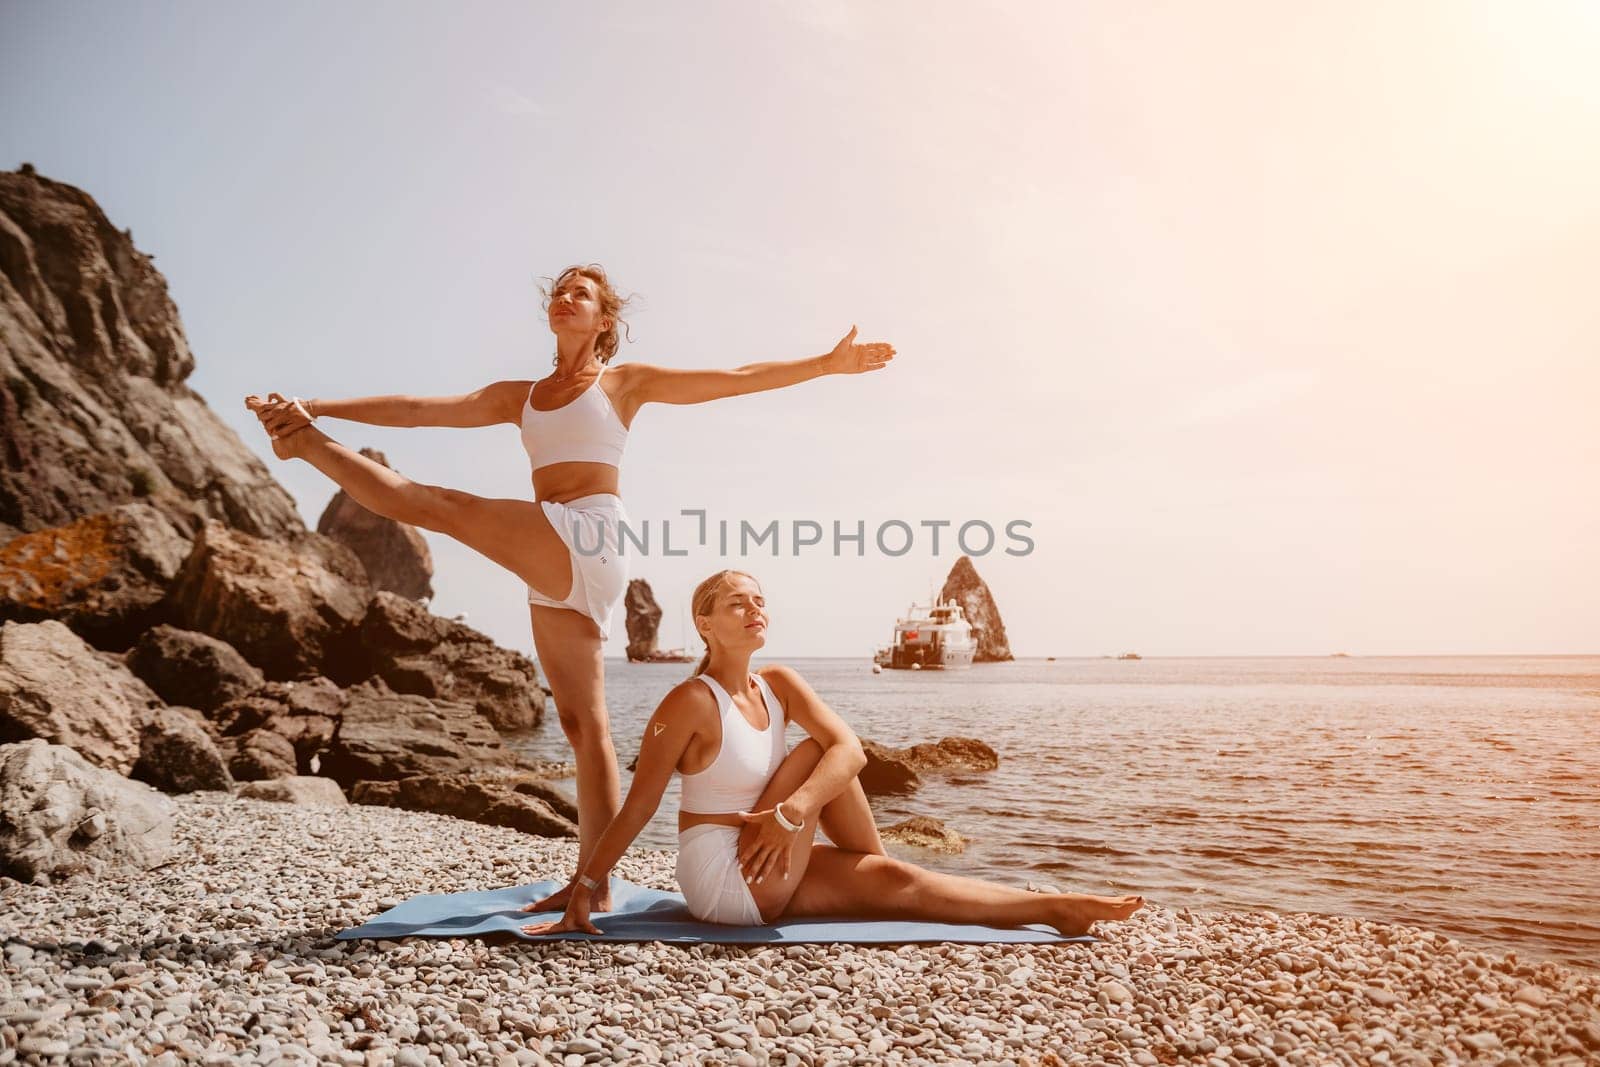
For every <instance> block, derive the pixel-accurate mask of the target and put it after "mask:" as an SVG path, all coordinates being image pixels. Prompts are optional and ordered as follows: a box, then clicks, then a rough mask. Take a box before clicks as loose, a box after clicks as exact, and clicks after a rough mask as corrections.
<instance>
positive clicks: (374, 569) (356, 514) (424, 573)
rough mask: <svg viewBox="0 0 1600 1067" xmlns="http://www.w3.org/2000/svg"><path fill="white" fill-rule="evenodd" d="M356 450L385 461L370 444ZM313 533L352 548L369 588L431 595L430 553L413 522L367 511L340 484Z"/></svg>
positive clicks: (414, 596)
mask: <svg viewBox="0 0 1600 1067" xmlns="http://www.w3.org/2000/svg"><path fill="white" fill-rule="evenodd" d="M361 454H362V455H363V456H366V457H367V458H368V459H370V460H373V461H374V462H377V463H381V464H383V465H384V466H385V467H388V466H389V461H388V460H387V459H385V458H384V455H383V453H382V452H379V451H378V450H377V449H375V448H363V449H362V450H361ZM390 469H393V468H390ZM317 532H318V533H320V534H326V535H327V536H328V537H331V538H333V539H334V540H335V541H337V542H339V543H340V544H341V545H344V546H345V547H346V548H348V549H350V551H352V552H354V553H355V554H356V557H357V558H358V559H360V560H361V563H362V566H364V567H365V568H366V569H367V576H368V577H369V578H371V579H372V586H373V588H374V589H381V590H387V591H388V592H391V593H394V594H396V595H398V596H402V597H405V598H406V599H408V600H417V599H420V598H422V597H431V596H433V582H432V578H433V555H432V553H430V552H429V551H428V542H427V541H425V540H423V537H422V534H421V533H420V532H418V530H417V528H416V527H415V526H407V525H406V524H405V523H403V522H395V521H394V520H393V519H390V518H385V517H384V516H382V515H378V514H376V513H374V512H371V511H368V510H367V509H366V508H364V507H362V506H361V505H360V504H357V503H356V502H355V499H354V498H353V497H351V496H350V494H348V493H346V492H345V491H344V490H343V489H341V490H339V491H338V492H337V493H335V494H334V497H333V499H332V500H330V501H328V506H327V508H325V509H324V510H323V512H322V518H320V519H318V520H317Z"/></svg>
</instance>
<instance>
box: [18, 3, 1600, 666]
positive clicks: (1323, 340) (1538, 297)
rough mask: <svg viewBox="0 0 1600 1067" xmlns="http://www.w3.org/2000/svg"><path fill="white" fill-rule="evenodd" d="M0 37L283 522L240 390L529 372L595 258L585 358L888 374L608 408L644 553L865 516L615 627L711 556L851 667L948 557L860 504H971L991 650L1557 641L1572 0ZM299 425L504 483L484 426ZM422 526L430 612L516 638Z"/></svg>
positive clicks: (293, 18) (1565, 511)
mask: <svg viewBox="0 0 1600 1067" xmlns="http://www.w3.org/2000/svg"><path fill="white" fill-rule="evenodd" d="M0 49H3V52H0V166H5V167H9V168H14V167H16V166H17V165H19V164H20V163H22V162H23V161H29V162H32V163H33V164H34V165H35V166H36V167H37V168H38V169H39V171H40V172H41V173H43V174H45V175H47V176H49V177H51V178H55V179H58V180H60V181H65V182H69V183H71V184H73V185H77V186H79V187H81V188H83V189H85V190H86V191H88V192H89V193H90V194H91V195H93V196H94V197H95V198H96V199H97V200H98V201H99V203H100V204H101V206H102V207H103V208H104V209H105V211H106V212H107V214H108V215H109V216H110V218H111V220H112V222H113V223H114V224H115V225H117V226H119V227H123V226H126V227H131V228H132V230H133V233H134V237H135V240H136V242H137V244H138V245H139V247H140V248H141V249H143V250H144V251H146V252H149V253H151V254H153V255H154V256H155V257H156V264H157V266H158V267H159V268H160V269H161V271H162V272H163V273H164V274H165V275H166V278H167V281H168V284H169V285H170V287H171V291H172V295H173V297H174V299H175V300H176V302H177V304H178V307H179V309H180V310H181V312H182V315H183V321H184V325H185V328H186V329H187V332H188V336H189V340H190V342H191V344H192V345H193V347H194V350H195V353H196V356H197V359H198V362H199V367H198V370H197V371H196V373H195V375H194V377H193V378H192V379H191V383H192V384H193V386H194V387H195V388H196V389H198V390H199V391H200V392H201V393H202V394H203V395H204V396H205V397H206V399H207V400H209V401H210V403H211V404H212V405H213V406H214V407H216V408H217V409H218V410H219V411H220V412H221V413H222V415H223V417H224V418H226V419H227V420H228V421H229V422H230V424H231V425H233V426H234V428H235V429H236V430H238V431H239V433H240V434H241V435H242V437H243V438H244V440H245V441H246V442H247V443H248V444H249V445H250V447H252V448H254V449H256V450H257V451H258V452H259V453H260V454H262V455H263V456H266V457H268V458H269V462H274V466H275V471H276V473H277V474H278V476H279V478H280V479H281V480H282V481H283V482H284V484H285V485H286V486H287V487H288V488H289V489H290V491H291V492H292V493H293V494H294V495H295V497H296V499H297V500H298V501H299V503H300V507H301V511H302V512H303V514H304V515H305V518H306V521H307V522H308V523H311V524H314V523H315V521H316V519H317V516H318V515H319V514H320V512H321V510H322V508H323V506H324V505H325V504H326V502H327V501H328V499H329V497H330V496H331V495H332V492H333V489H332V486H331V484H330V483H328V482H327V481H326V480H324V479H323V478H322V477H321V476H320V475H318V474H317V473H316V472H315V471H312V470H311V469H310V468H308V467H304V466H303V465H299V466H297V467H291V468H286V467H284V466H283V465H281V464H276V463H275V461H271V460H270V451H269V450H268V448H267V445H266V441H265V438H264V437H263V436H262V435H261V434H260V432H259V431H258V429H257V428H256V426H255V423H254V420H253V419H251V418H249V417H248V414H247V413H246V412H245V411H244V409H243V407H242V404H241V399H240V398H242V396H243V395H244V394H245V393H247V392H255V391H260V392H265V391H267V390H272V389H276V390H279V391H282V392H286V393H291V392H292V393H300V394H302V395H307V396H313V395H322V396H353V395H362V394H368V393H388V392H415V393H442V392H459V391H463V390H466V389H470V388H474V387H476V386H479V385H482V384H484V383H486V382H489V381H493V380H496V379H501V378H532V377H537V376H539V375H541V374H543V373H544V372H546V371H547V370H548V368H549V361H550V355H551V352H552V350H553V344H552V341H553V339H552V337H551V335H550V334H549V332H548V330H547V328H546V327H545V326H544V324H543V317H542V314H541V312H540V310H539V305H538V300H537V291H536V289H535V283H536V280H537V278H538V277H539V276H541V275H549V274H553V273H555V272H556V271H558V270H559V269H560V268H561V267H563V266H565V265H567V264H569V263H572V262H578V261H583V262H588V261H598V262H600V263H602V264H604V265H605V266H606V267H607V269H608V270H609V271H610V272H611V274H612V277H613V278H614V279H615V280H616V281H617V282H618V283H619V284H620V285H621V286H622V288H623V289H624V290H625V291H629V292H633V293H636V294H638V301H637V304H636V306H635V307H634V309H633V310H632V312H631V313H630V314H629V316H628V317H629V319H630V320H631V322H632V334H633V339H634V340H633V343H631V344H624V346H623V350H622V353H621V356H620V358H622V359H635V360H643V361H647V362H654V363H661V364H668V365H673V366H682V367H696V366H711V367H717V366H720V367H731V366H736V365H738V364H740V363H743V362H748V361H754V360H761V359H788V358H799V357H803V356H809V355H813V354H816V353H820V352H823V351H826V350H827V349H828V348H830V347H831V346H832V345H833V343H834V342H835V341H836V340H837V339H838V338H839V337H840V335H842V334H843V333H844V331H845V330H846V329H848V327H849V326H850V325H851V324H852V323H856V324H859V326H860V328H861V334H862V337H863V338H864V339H882V340H888V341H891V342H893V343H894V345H895V346H896V347H897V349H898V350H899V353H900V354H899V356H898V358H897V359H896V360H895V362H894V364H893V365H892V367H891V368H890V369H889V370H887V371H884V372H881V373H878V374H875V375H869V376H860V377H848V378H845V377H837V378H827V379H822V380H819V381H815V382H810V383H807V384H805V385H802V386H798V387H795V388H792V389H789V390H785V391H782V392H776V393H768V394H763V395H760V396H755V397H742V398H736V399H730V400H724V401H719V402H717V403H714V404H710V405H704V406H699V407H690V408H668V407H651V408H647V409H645V411H644V412H643V413H642V414H641V415H640V416H639V418H638V419H637V420H636V421H635V423H634V427H633V433H632V435H631V438H630V440H629V442H628V452H627V456H626V458H625V460H624V465H623V472H622V492H623V496H624V499H625V500H626V502H627V504H628V507H629V509H630V511H631V512H632V513H633V515H634V517H635V518H636V519H638V520H644V519H647V518H648V519H651V520H652V525H653V526H654V527H656V536H657V537H659V534H660V523H661V522H662V521H663V520H666V519H672V518H674V517H675V516H677V515H678V512H679V509H681V508H705V509H707V511H708V513H709V517H710V519H711V520H712V521H713V522H715V521H717V520H718V519H728V520H729V521H730V522H732V523H734V524H737V522H738V521H739V520H740V519H745V520H748V521H750V522H752V523H753V524H755V525H758V526H761V525H765V524H766V523H768V522H770V521H772V520H773V519H777V520H779V521H780V523H781V524H783V525H782V526H781V529H782V530H783V531H784V534H785V538H786V539H787V537H788V532H789V530H790V529H791V528H792V527H791V525H790V524H792V523H793V522H795V521H797V520H804V519H810V520H814V521H817V522H819V523H821V524H822V525H823V526H824V528H825V529H828V530H830V532H831V525H832V523H833V522H834V521H839V522H841V523H843V524H844V525H845V527H846V528H847V529H853V528H854V526H855V523H856V522H857V521H863V522H865V523H866V525H867V529H868V532H869V543H868V546H867V553H866V555H865V556H864V557H861V558H858V557H856V556H855V555H847V556H844V557H843V558H835V557H834V556H833V555H832V552H831V546H830V545H826V544H825V545H824V546H821V547H814V548H810V549H802V551H801V553H800V554H799V555H798V556H795V555H790V554H789V547H788V545H785V547H784V554H783V555H782V556H781V557H780V558H778V559H773V558H771V557H770V555H766V554H763V555H760V556H754V557H739V556H737V555H734V556H731V557H723V556H721V555H720V554H719V553H718V552H717V551H716V547H715V544H714V543H713V544H712V545H711V546H710V547H709V548H699V547H698V546H692V547H691V548H690V551H689V554H688V555H686V556H683V557H677V558H670V559H669V558H664V557H662V556H661V555H660V554H659V552H657V554H655V555H653V556H651V557H648V558H644V559H638V558H636V559H634V560H633V572H634V574H635V575H636V576H640V577H644V578H646V579H648V580H649V581H650V583H651V584H652V586H653V587H654V588H655V591H656V595H657V597H658V599H659V600H660V601H661V602H662V604H663V606H664V607H665V609H666V620H665V623H664V626H663V633H662V638H663V643H664V644H667V645H672V644H678V643H681V642H682V641H683V639H684V630H683V628H682V626H683V624H682V621H681V620H682V617H683V614H684V605H685V602H686V600H687V595H688V592H689V590H690V589H691V588H692V587H693V585H694V584H695V582H696V581H697V580H698V579H699V578H701V577H703V576H704V575H705V574H707V573H709V572H710V571H712V570H715V569H717V568H718V567H721V566H725V565H732V566H741V567H743V568H744V569H747V570H750V571H751V572H753V573H754V574H756V575H757V576H758V577H759V578H760V579H761V580H762V581H763V583H764V585H765V587H766V590H767V594H768V598H769V603H770V606H771V609H772V613H773V627H772V635H771V639H770V642H769V646H768V648H769V652H770V653H771V654H772V655H774V656H783V655H819V654H838V655H861V656H866V655H869V654H870V653H871V651H872V648H873V647H874V645H875V644H878V643H881V642H882V641H883V640H884V639H886V638H887V636H888V634H889V630H890V626H891V624H892V622H893V620H894V617H895V615H896V614H897V613H898V612H900V611H903V610H904V609H905V607H906V606H907V605H908V603H909V602H910V601H911V600H912V599H913V598H923V597H926V595H927V593H928V592H929V590H930V588H932V587H934V586H936V585H937V583H938V582H940V581H942V579H943V576H944V575H945V573H946V572H947V571H948V570H949V568H950V566H951V565H952V564H953V563H954V562H955V559H956V556H955V554H954V552H953V551H952V548H951V545H950V540H951V538H950V534H949V532H948V531H947V532H946V533H945V535H944V537H943V538H942V541H941V545H940V549H941V551H940V554H938V555H935V554H934V553H933V552H932V546H931V542H930V540H929V537H928V534H927V531H925V530H920V531H918V537H917V539H916V541H915V543H914V546H913V549H912V551H910V552H909V553H907V554H905V555H903V556H900V557H898V558H889V557H886V556H884V555H882V554H881V553H880V552H879V551H878V550H877V549H876V547H875V546H874V545H872V544H871V532H872V531H873V530H875V529H876V528H877V526H878V525H879V524H880V523H882V522H884V521H885V520H889V519H901V520H903V521H906V522H909V523H911V524H912V525H913V526H915V525H916V524H918V523H920V522H921V521H923V520H937V519H947V520H951V521H952V522H954V523H956V524H959V523H962V522H965V521H968V520H983V521H986V522H988V523H990V524H991V525H993V526H995V527H996V528H1001V527H1003V526H1004V524H1005V523H1007V522H1009V521H1011V520H1018V519H1020V520H1024V521H1027V522H1029V523H1031V524H1032V525H1031V528H1030V529H1029V530H1028V531H1027V533H1028V536H1029V537H1031V539H1032V541H1033V550H1032V552H1031V553H1029V554H1028V555H1025V556H1020V557H1016V556H1008V555H1005V554H1004V553H1003V552H1002V551H1001V549H1003V548H1004V547H1005V546H1006V545H1007V544H1015V542H1008V541H1006V540H1005V539H1004V537H1003V536H1002V538H1001V540H1000V541H999V543H998V546H997V549H996V550H995V551H994V552H992V553H991V554H989V555H987V556H983V557H980V558H978V559H976V563H977V567H978V571H979V573H980V574H982V575H983V577H984V578H985V579H987V581H988V582H989V585H990V587H991V588H992V590H993V591H994V594H995V596H996V599H997V601H998V603H999V606H1000V609H1001V611H1002V613H1003V616H1004V618H1005V621H1006V625H1007V627H1008V630H1009V632H1010V636H1011V641H1012V646H1013V648H1014V650H1015V651H1016V652H1017V653H1018V654H1022V655H1046V654H1057V655H1099V654H1102V653H1118V652H1122V651H1124V650H1128V649H1137V650H1138V651H1140V652H1143V653H1145V654H1147V655H1213V654H1216V655H1226V654H1295V653H1311V654H1319V653H1325V652H1331V651H1335V650H1342V651H1348V652H1351V653H1356V654H1364V653H1365V654H1404V653H1426V652H1441V653H1449V652H1458V653H1490V652H1519V653H1537V652H1595V651H1597V650H1600V547H1597V546H1600V477H1597V471H1600V419H1597V418H1596V411H1597V408H1600V300H1597V299H1596V290H1597V288H1600V284H1597V279H1600V197H1597V196H1596V193H1595V190H1597V189H1600V74H1596V73H1595V71H1596V66H1595V63H1594V56H1595V55H1596V54H1600V6H1597V5H1594V4H1592V3H1586V2H1584V0H1572V2H1570V3H1558V2H1536V3H1532V4H1521V5H1513V4H1505V3H1500V2H1483V3H1465V2H1454V0H1452V2H1439V3H1419V2H1411V3H1403V4H1392V3H1386V2H1385V3H1371V2H1366V3H1349V2H1345V0H1339V2H1328V3H1317V4H1310V3H1305V4H1287V5H1286V4H1279V3H1273V2H1261V3H1221V2H1217V3H1204V4H1199V3H1197V4H1161V5H1157V4H1140V5H1125V4H1113V3H1102V4H1073V5H1064V4H1056V3H1038V4H1004V5H981V4H973V3H959V4H958V3H934V4H928V3H905V4H901V3H872V4H853V3H809V4H805V3H793V4H748V3H742V2H727V3H673V4H659V3H638V4H600V3H586V4H564V5H555V4H531V3H528V4H516V5H493V4H486V3H478V4H472V5H466V6H457V5H443V4H439V5H417V4H404V5H400V4H384V5H378V4H375V3H365V4H356V3H350V4H334V5H327V4H303V3H287V4H286V3H277V4H272V5H267V4H259V5H255V6H253V7H246V6H244V5H216V4H209V3H208V4H184V3H162V4H140V5H107V4H88V3H76V2H69V3H58V4H43V3H19V2H16V0H9V2H4V3H0ZM328 428H329V429H330V430H331V431H332V432H333V433H334V435H335V436H336V437H338V438H339V439H341V440H343V441H345V442H347V443H349V444H351V445H356V446H359V445H373V446H376V447H378V448H381V449H383V450H384V451H385V452H386V453H387V454H388V456H389V459H390V461H391V462H392V463H393V464H394V465H395V466H396V467H397V468H398V469H400V470H401V471H403V472H405V473H406V474H408V475H410V476H412V477H415V478H417V479H419V480H422V481H427V482H433V483H438V484H444V485H450V486H454V487H457V488H461V489H466V490H469V491H472V492H477V493H483V494H490V495H497V496H517V495H522V496H528V495H531V489H530V485H529V479H528V471H527V459H526V457H525V456H524V455H523V454H522V452H521V449H520V447H519V443H518V441H517V434H516V430H515V429H514V428H511V427H498V428H493V429H485V430H472V431H463V430H442V429H415V430H382V429H377V428H369V427H362V426H357V425H353V424H348V423H330V424H328ZM688 532H689V521H688V520H684V519H681V518H679V519H678V520H677V522H675V523H674V533H673V541H674V545H675V547H679V546H685V545H687V544H688V543H689V539H688V538H687V537H686V536H685V535H687V533H688ZM830 540H831V538H830ZM431 541H432V544H433V549H434V553H435V560H436V563H437V574H436V576H435V579H434V583H435V586H436V587H437V589H438V591H439V595H438V598H437V600H436V601H435V608H436V610H439V611H440V612H442V613H445V614H454V613H458V612H466V613H467V614H468V619H469V621H470V622H471V623H473V624H474V625H476V626H478V627H479V628H481V629H484V630H485V631H487V632H488V633H490V634H491V635H493V636H494V637H496V638H497V639H498V640H500V641H502V642H503V643H506V644H508V645H511V646H513V647H517V648H523V649H528V648H529V647H530V646H531V641H530V638H529V636H528V626H527V614H526V606H525V602H524V596H523V592H522V589H521V587H520V586H519V584H518V583H517V581H516V579H514V578H512V577H511V576H509V575H507V574H505V573H503V572H501V571H499V570H498V569H497V568H495V567H494V566H493V565H492V564H489V563H487V562H483V561H480V560H478V559H477V558H475V557H474V556H473V555H472V554H471V553H469V552H468V551H466V550H465V549H462V548H460V547H458V546H456V545H454V544H453V543H451V542H449V541H447V540H446V539H444V538H441V537H432V538H431ZM653 547H656V546H653ZM852 551H853V549H852ZM625 640H626V634H625V632H624V630H623V627H622V623H621V619H620V615H619V618H618V619H617V621H616V623H615V624H614V628H613V631H612V640H611V643H610V644H609V645H608V646H607V651H608V653H610V654H620V652H621V650H622V644H623V643H624V642H625Z"/></svg>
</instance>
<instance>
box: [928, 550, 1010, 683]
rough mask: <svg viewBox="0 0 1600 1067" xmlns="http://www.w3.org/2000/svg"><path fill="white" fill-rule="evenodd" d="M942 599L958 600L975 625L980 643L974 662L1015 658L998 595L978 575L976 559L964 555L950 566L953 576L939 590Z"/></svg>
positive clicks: (964, 612)
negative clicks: (1007, 637)
mask: <svg viewBox="0 0 1600 1067" xmlns="http://www.w3.org/2000/svg"><path fill="white" fill-rule="evenodd" d="M939 599H940V600H954V601H955V602H956V603H958V604H960V605H961V611H962V614H964V615H965V616H966V617H967V621H968V622H969V623H971V624H972V639H973V640H974V641H976V642H977V644H978V651H977V652H976V653H975V654H974V655H973V657H972V662H974V663H1001V662H1004V661H1007V660H1010V659H1014V658H1015V657H1014V656H1012V655H1011V645H1010V644H1009V643H1008V642H1007V641H1006V624H1005V623H1004V622H1001V621H1000V609H999V608H998V607H996V606H995V603H994V594H993V593H991V592H989V586H988V585H987V584H986V583H985V582H984V580H983V579H982V578H980V577H978V569H977V568H976V567H974V566H973V565H972V560H971V559H970V558H969V557H967V556H962V557H961V558H960V559H958V560H956V565H955V566H954V567H951V568H950V576H949V577H947V578H946V579H945V580H944V588H943V589H941V590H939Z"/></svg>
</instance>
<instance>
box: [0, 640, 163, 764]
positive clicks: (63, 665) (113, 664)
mask: <svg viewBox="0 0 1600 1067" xmlns="http://www.w3.org/2000/svg"><path fill="white" fill-rule="evenodd" d="M160 706H161V700H160V698H158V697H157V696H156V695H155V694H154V693H152V692H151V691H150V689H149V688H148V687H147V686H146V685H145V684H144V683H143V682H141V681H140V680H139V679H138V678H135V677H134V676H133V673H132V672H131V671H129V670H128V669H127V668H126V667H124V666H123V665H122V664H121V663H120V662H118V661H117V659H116V657H114V656H108V655H106V654H103V653H98V652H96V651H95V650H94V649H92V648H90V647H89V646H88V645H87V644H85V643H84V640H83V638H81V637H79V636H78V635H77V634H75V633H73V632H72V631H71V630H69V629H67V628H66V627H65V626H63V625H62V624H61V623H59V622H56V621H55V620H53V619H52V620H49V621H47V622H39V623H17V622H8V623H5V624H4V625H3V626H0V741H19V740H22V739H24V738H30V737H37V738H42V739H44V740H46V741H49V742H51V743H53V744H60V745H68V746H70V747H72V748H73V749H76V750H77V751H78V752H79V753H80V754H82V755H83V756H84V758H85V759H87V760H88V761H89V762H90V763H93V764H95V765H96V766H100V767H105V768H107V769H109V770H112V771H115V772H116V773H118V774H127V773H128V772H129V771H130V770H132V769H133V765H134V763H135V762H137V761H138V759H139V751H140V736H139V735H140V731H141V727H142V726H143V724H144V723H145V721H146V720H148V719H149V717H150V714H151V709H152V708H157V707H160Z"/></svg>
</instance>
